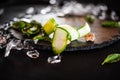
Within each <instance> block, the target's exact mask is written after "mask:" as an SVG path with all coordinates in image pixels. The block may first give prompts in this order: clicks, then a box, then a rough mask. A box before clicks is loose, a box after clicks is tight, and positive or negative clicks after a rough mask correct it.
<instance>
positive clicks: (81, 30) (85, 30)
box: [78, 22, 91, 37]
mask: <svg viewBox="0 0 120 80" xmlns="http://www.w3.org/2000/svg"><path fill="white" fill-rule="evenodd" d="M90 31H91V29H90V26H89V24H88V23H87V22H86V23H85V24H84V25H83V26H82V27H80V28H78V33H79V37H83V36H85V35H87V34H88V33H90Z"/></svg>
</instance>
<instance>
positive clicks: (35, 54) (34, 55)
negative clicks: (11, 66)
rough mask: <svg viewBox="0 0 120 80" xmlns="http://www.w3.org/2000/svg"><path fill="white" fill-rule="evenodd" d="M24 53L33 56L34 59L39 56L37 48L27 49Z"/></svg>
mask: <svg viewBox="0 0 120 80" xmlns="http://www.w3.org/2000/svg"><path fill="white" fill-rule="evenodd" d="M26 54H27V56H28V57H30V58H34V59H35V58H38V57H39V52H38V51H37V50H31V51H28V52H27V53H26Z"/></svg>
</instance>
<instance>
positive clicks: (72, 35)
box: [58, 25, 79, 41]
mask: <svg viewBox="0 0 120 80" xmlns="http://www.w3.org/2000/svg"><path fill="white" fill-rule="evenodd" d="M58 27H60V28H62V29H64V30H66V31H67V32H68V33H69V39H70V41H73V40H76V39H78V38H79V33H78V31H77V30H76V29H75V28H74V27H72V26H70V25H59V26H58Z"/></svg>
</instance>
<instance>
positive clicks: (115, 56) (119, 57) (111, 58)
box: [102, 53, 120, 65]
mask: <svg viewBox="0 0 120 80" xmlns="http://www.w3.org/2000/svg"><path fill="white" fill-rule="evenodd" d="M118 61H120V54H119V53H115V54H110V55H108V56H107V57H106V58H105V60H104V61H103V62H102V65H104V64H105V63H114V62H118Z"/></svg>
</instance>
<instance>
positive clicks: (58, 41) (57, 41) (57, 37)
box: [52, 28, 68, 55]
mask: <svg viewBox="0 0 120 80" xmlns="http://www.w3.org/2000/svg"><path fill="white" fill-rule="evenodd" d="M67 41H68V33H67V32H66V31H65V30H63V29H61V28H56V30H55V33H54V36H53V41H52V49H53V52H54V53H55V54H57V55H59V54H60V53H62V52H63V51H64V50H65V48H66V46H67Z"/></svg>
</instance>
